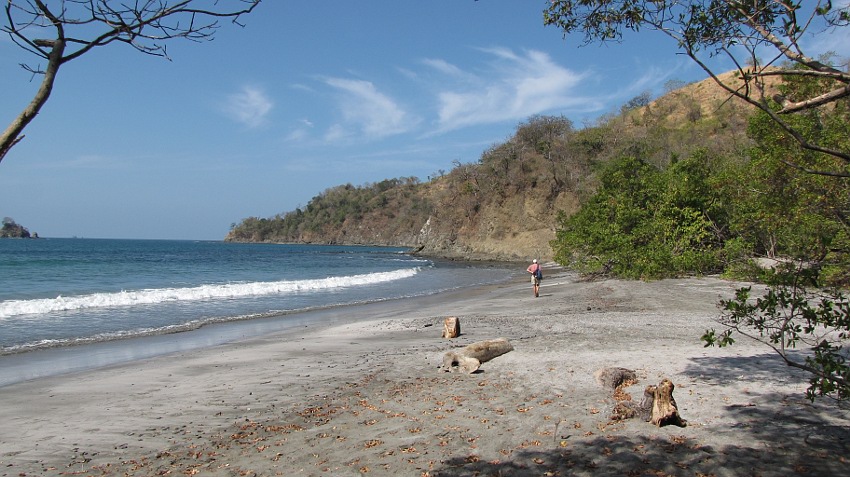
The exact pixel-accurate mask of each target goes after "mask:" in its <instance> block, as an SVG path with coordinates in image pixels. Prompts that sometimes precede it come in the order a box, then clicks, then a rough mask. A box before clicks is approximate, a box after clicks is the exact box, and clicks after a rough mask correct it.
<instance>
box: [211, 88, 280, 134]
mask: <svg viewBox="0 0 850 477" xmlns="http://www.w3.org/2000/svg"><path fill="white" fill-rule="evenodd" d="M272 107H274V103H273V102H272V100H271V99H270V98H269V97H268V95H266V93H265V91H263V90H262V89H260V88H257V87H254V86H244V87H242V89H241V90H240V91H238V92H236V93H233V94H231V95H229V96H228V97H227V99H226V101H225V102H224V104H223V105H222V111H224V113H225V114H227V115H228V116H229V117H230V118H231V119H233V120H234V121H237V122H239V123H242V124H244V125H246V126H248V127H249V128H254V127H258V126H261V125H263V124H265V122H266V117H267V116H268V114H269V112H270V111H271V110H272Z"/></svg>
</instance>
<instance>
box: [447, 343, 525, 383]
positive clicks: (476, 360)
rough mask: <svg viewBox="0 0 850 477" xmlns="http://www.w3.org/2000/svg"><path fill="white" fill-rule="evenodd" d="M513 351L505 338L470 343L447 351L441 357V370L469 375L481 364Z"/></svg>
mask: <svg viewBox="0 0 850 477" xmlns="http://www.w3.org/2000/svg"><path fill="white" fill-rule="evenodd" d="M513 349H514V347H513V346H511V344H510V343H509V342H508V340H507V339H506V338H496V339H494V340H485V341H479V342H477V343H472V344H471V345H469V346H467V347H465V348H461V349H460V350H456V351H449V352H447V353H446V354H445V355H443V370H444V371H448V372H452V373H458V372H464V373H467V374H471V373H474V372H475V371H477V370H478V368H480V367H481V363H486V362H487V361H490V360H491V359H493V358H496V357H498V356H501V355H503V354H505V353H507V352H509V351H513Z"/></svg>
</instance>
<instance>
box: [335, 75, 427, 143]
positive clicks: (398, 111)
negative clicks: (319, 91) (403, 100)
mask: <svg viewBox="0 0 850 477" xmlns="http://www.w3.org/2000/svg"><path fill="white" fill-rule="evenodd" d="M325 83H326V84H327V85H329V86H331V87H333V88H335V89H336V90H337V91H339V92H340V93H341V95H340V98H341V99H340V102H339V109H340V111H341V113H342V120H343V122H342V123H340V124H336V125H334V126H332V127H331V128H330V130H329V132H328V134H327V135H326V139H328V140H338V139H342V138H345V137H352V136H355V135H363V136H367V137H369V138H381V137H386V136H391V135H394V134H401V133H404V132H407V131H409V130H410V129H411V128H412V127H413V126H415V124H416V122H417V120H416V119H415V118H414V117H412V116H411V115H410V114H409V113H407V112H406V111H405V110H404V108H403V107H402V106H401V105H399V104H398V103H397V102H396V101H394V100H393V99H392V98H391V97H389V96H387V95H385V94H383V93H381V92H380V91H378V89H377V88H376V87H375V85H374V84H373V83H372V82H370V81H364V80H353V79H343V78H327V79H325Z"/></svg>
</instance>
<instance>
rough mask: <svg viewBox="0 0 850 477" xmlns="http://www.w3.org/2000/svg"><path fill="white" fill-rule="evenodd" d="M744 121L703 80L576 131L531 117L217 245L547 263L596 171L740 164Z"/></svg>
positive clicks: (337, 191) (332, 193) (254, 224)
mask: <svg viewBox="0 0 850 477" xmlns="http://www.w3.org/2000/svg"><path fill="white" fill-rule="evenodd" d="M733 74H734V73H729V74H727V75H733ZM751 112H752V110H751V108H750V107H749V106H747V105H746V104H745V103H744V102H743V101H740V100H737V99H736V100H730V99H729V95H728V93H726V92H725V91H723V90H722V89H721V88H720V87H719V86H718V85H717V84H715V82H714V81H713V80H712V79H707V80H704V81H701V82H698V83H693V84H690V85H687V86H685V87H683V88H680V89H678V90H675V91H672V92H670V93H668V94H666V95H665V96H663V97H661V98H658V99H656V100H655V101H653V102H651V103H650V104H649V105H647V106H646V107H643V108H639V109H635V110H631V111H626V112H623V113H622V114H620V115H618V116H614V117H607V118H606V119H605V120H604V121H600V124H598V125H596V126H593V127H588V128H584V129H581V130H575V129H572V125H571V124H569V122H568V121H567V120H565V119H563V118H552V117H534V118H530V119H529V120H528V122H526V123H523V124H520V125H519V126H518V128H517V132H516V134H515V136H514V137H512V138H511V139H510V140H508V141H507V142H506V143H504V144H500V145H497V146H493V147H492V148H490V149H489V150H487V151H484V152H483V153H482V156H481V158H480V159H479V160H478V161H477V162H475V163H470V164H460V165H458V166H457V167H455V169H453V170H452V171H451V172H449V173H448V174H446V175H444V176H442V177H439V178H436V179H434V180H432V181H430V182H427V183H418V182H416V183H413V182H411V181H409V180H407V181H399V180H395V186H394V187H386V188H376V186H375V185H372V186H363V187H360V188H354V187H351V186H340V187H337V188H334V189H331V190H328V191H326V192H325V193H324V194H323V195H321V196H319V197H317V198H314V200H313V201H311V203H310V204H309V205H308V207H307V208H306V209H305V211H300V210H299V211H297V212H298V214H296V213H295V212H291V213H288V214H285V215H282V216H278V217H275V218H273V219H246V220H245V221H243V223H242V224H241V225H239V226H236V227H235V228H234V229H233V230H231V232H230V234H228V236H227V238H226V239H225V240H228V241H252V242H288V243H335V244H369V245H391V246H402V247H410V248H411V249H414V250H417V251H419V252H420V253H423V254H427V255H432V256H443V257H450V258H460V259H479V260H510V261H513V260H519V261H526V260H530V259H531V258H539V259H542V260H551V258H552V255H553V253H552V250H551V247H550V246H549V242H550V241H551V240H552V239H554V238H555V229H556V224H557V216H558V212H559V211H564V212H565V213H567V214H572V213H575V212H576V211H577V210H579V208H580V204H581V201H582V199H583V198H586V197H589V195H591V194H592V193H593V191H594V190H595V184H596V177H595V171H597V170H598V166H599V165H601V164H604V163H606V162H607V161H610V160H613V159H616V158H618V157H622V156H623V155H634V154H636V151H639V152H637V153H639V154H642V155H643V156H644V157H645V158H646V160H648V161H650V162H651V163H653V164H656V165H657V166H658V167H661V168H663V167H666V166H667V165H668V164H669V162H670V160H671V159H672V158H675V157H685V156H687V155H689V154H691V153H692V152H693V151H694V150H696V149H699V148H702V149H708V150H709V151H712V152H713V153H715V154H724V155H725V154H740V153H741V151H743V150H744V149H745V148H746V147H747V146H749V144H750V143H749V140H748V139H747V138H746V134H745V133H746V122H747V118H748V116H749V114H750V113H751ZM384 182H389V181H384ZM402 182H403V184H402ZM381 184H383V182H382V183H381ZM370 194H371V195H370ZM341 204H343V205H344V207H345V208H344V209H343V205H341ZM351 204H356V205H357V206H356V207H351ZM352 210H354V211H355V212H351V211H352ZM340 216H343V217H342V218H340ZM322 217H325V219H322ZM327 217H332V218H333V219H328V218H327ZM249 222H250V223H249Z"/></svg>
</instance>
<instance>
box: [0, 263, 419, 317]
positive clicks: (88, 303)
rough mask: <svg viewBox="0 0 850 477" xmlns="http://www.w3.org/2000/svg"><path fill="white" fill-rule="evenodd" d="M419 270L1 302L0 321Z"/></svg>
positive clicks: (366, 280) (374, 279)
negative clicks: (26, 316)
mask: <svg viewBox="0 0 850 477" xmlns="http://www.w3.org/2000/svg"><path fill="white" fill-rule="evenodd" d="M418 271H419V269H418V268H408V269H402V270H395V271H391V272H378V273H368V274H363V275H351V276H345V277H328V278H319V279H311V280H284V281H278V282H251V283H227V284H218V285H201V286H197V287H187V288H160V289H147V290H134V291H121V292H117V293H94V294H90V295H80V296H71V297H63V296H59V297H56V298H42V299H34V300H8V301H3V302H0V319H4V318H11V317H14V316H20V315H32V314H42V313H51V312H61V311H73V310H83V309H94V308H113V307H126V306H137V305H155V304H158V303H168V302H181V301H197V300H209V299H228V298H244V297H252V296H267V295H276V294H287V293H309V292H311V291H318V290H324V291H327V290H333V289H342V288H349V287H357V286H364V285H374V284H378V283H384V282H389V281H392V280H398V279H402V278H409V277H412V276H414V275H416V274H417V273H418Z"/></svg>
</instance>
